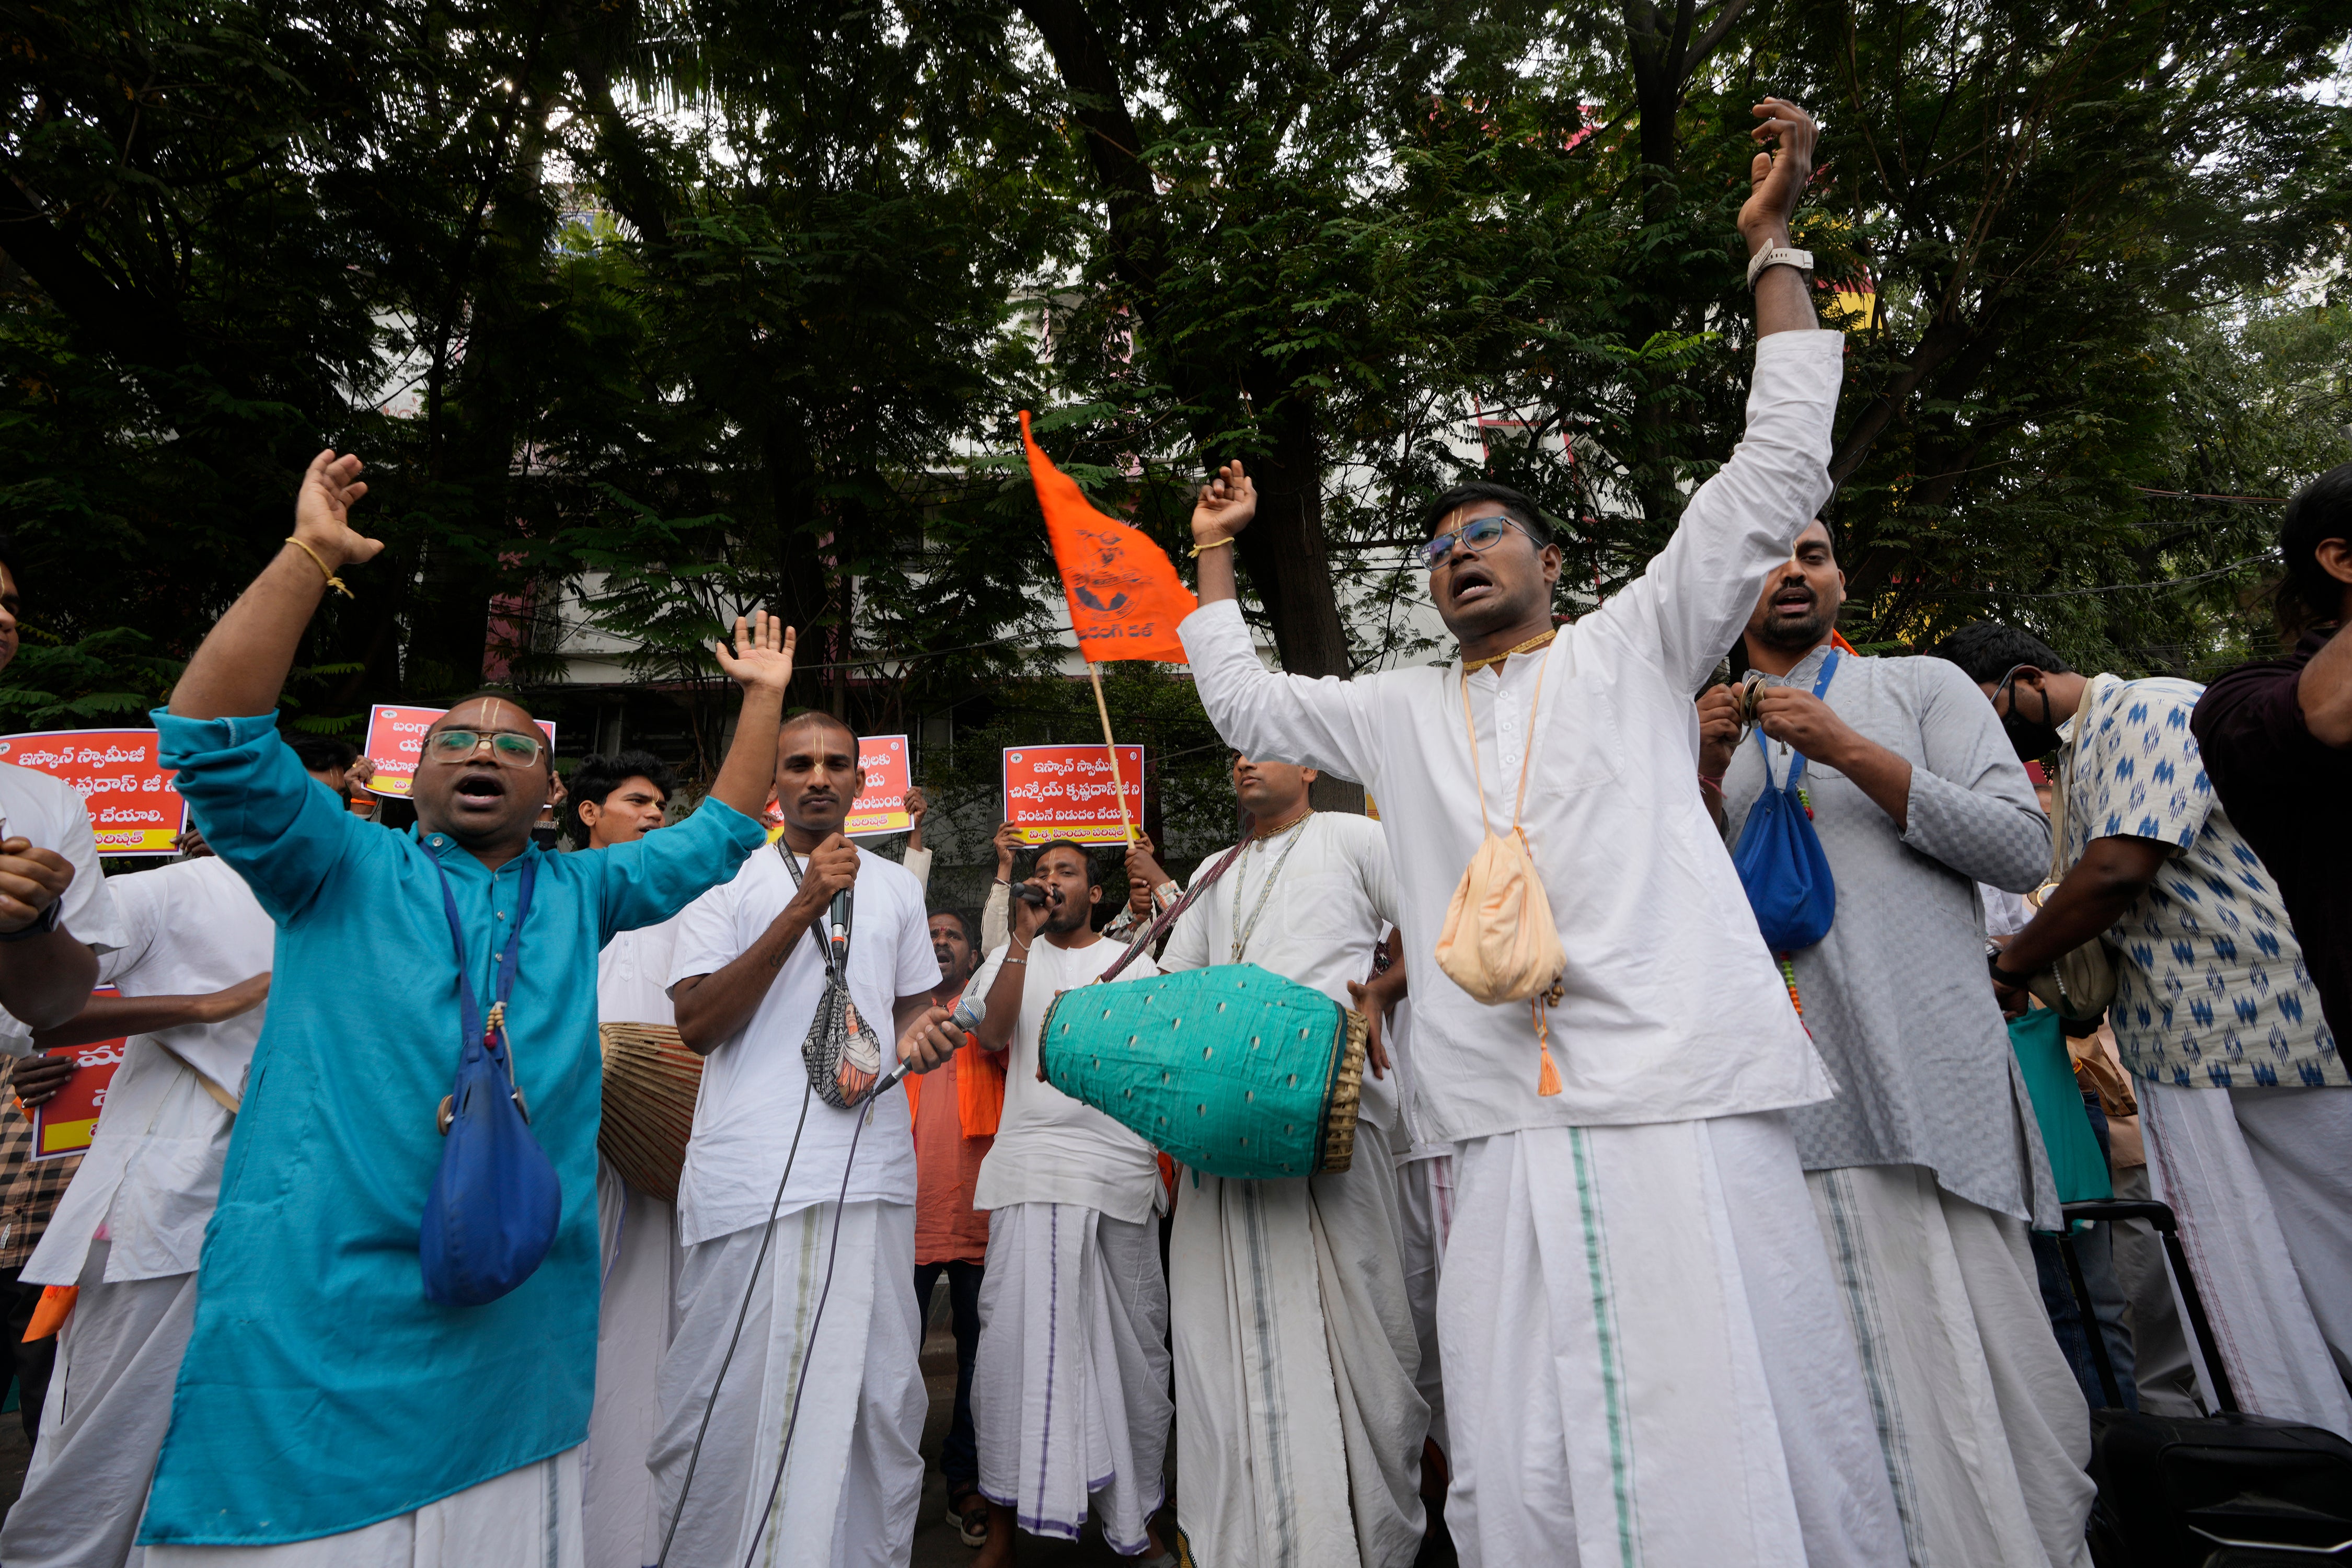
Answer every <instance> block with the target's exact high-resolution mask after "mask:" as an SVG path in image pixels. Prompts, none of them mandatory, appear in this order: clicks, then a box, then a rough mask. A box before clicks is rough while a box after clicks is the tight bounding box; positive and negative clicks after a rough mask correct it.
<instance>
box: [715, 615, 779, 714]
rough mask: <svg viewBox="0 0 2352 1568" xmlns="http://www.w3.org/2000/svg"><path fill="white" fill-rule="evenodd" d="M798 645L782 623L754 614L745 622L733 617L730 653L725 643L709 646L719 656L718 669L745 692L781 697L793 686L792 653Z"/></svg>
mask: <svg viewBox="0 0 2352 1568" xmlns="http://www.w3.org/2000/svg"><path fill="white" fill-rule="evenodd" d="M799 641H800V637H799V635H798V634H797V633H795V632H794V631H793V628H792V627H790V626H786V625H784V623H783V622H782V621H781V620H778V619H777V618H776V617H775V616H772V615H770V614H768V612H767V611H765V610H754V611H753V612H751V619H750V620H748V621H747V620H745V619H744V618H743V617H742V616H736V617H735V647H734V651H733V652H731V653H730V651H728V647H727V644H726V642H725V641H724V640H721V641H719V642H717V643H714V644H712V645H711V646H712V647H714V648H715V649H716V650H717V652H718V654H719V668H721V669H723V670H725V671H726V672H727V676H728V679H730V680H732V681H734V682H735V683H736V684H737V685H739V686H740V687H741V688H742V689H744V690H746V691H773V692H777V693H779V694H781V693H782V691H783V689H784V688H785V687H786V686H788V685H789V684H791V682H792V679H793V647H795V646H797V645H798V643H799Z"/></svg>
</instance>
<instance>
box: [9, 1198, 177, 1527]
mask: <svg viewBox="0 0 2352 1568" xmlns="http://www.w3.org/2000/svg"><path fill="white" fill-rule="evenodd" d="M110 1250H111V1248H110V1247H109V1246H108V1245H107V1243H105V1242H103V1241H93V1242H91V1243H90V1244H89V1254H88V1256H87V1258H85V1259H84V1261H83V1263H82V1269H81V1280H80V1287H79V1288H80V1291H81V1293H80V1295H79V1296H78V1297H76V1298H75V1299H74V1310H73V1315H72V1316H71V1317H69V1318H68V1319H67V1320H66V1325H65V1327H64V1329H63V1330H61V1331H59V1333H58V1359H57V1367H56V1370H55V1371H53V1372H52V1373H50V1374H49V1394H48V1399H47V1403H45V1404H44V1405H42V1407H41V1441H40V1444H39V1446H38V1447H36V1448H35V1449H34V1450H33V1462H32V1465H31V1467H30V1468H27V1469H26V1472H25V1488H24V1491H23V1493H22V1494H21V1495H20V1496H19V1497H18V1498H17V1499H16V1506H14V1507H13V1508H11V1509H10V1510H8V1520H7V1523H6V1524H5V1526H0V1563H10V1564H22V1565H23V1568H135V1565H136V1564H138V1563H139V1562H140V1553H141V1549H140V1548H139V1547H138V1546H136V1545H134V1544H133V1542H134V1541H135V1539H136V1538H137V1536H138V1533H139V1519H140V1516H141V1515H142V1513H144V1512H145V1511H146V1508H147V1483H148V1481H149V1480H150V1479H152V1477H153V1476H154V1474H155V1459H156V1457H157V1456H158V1455H160V1454H161V1453H162V1452H163V1434H164V1433H165V1432H167V1431H168V1430H170V1428H171V1425H172V1387H173V1384H174V1383H176V1382H177V1381H178V1379H179V1375H180V1358H181V1356H182V1355H184V1354H185V1353H186V1352H187V1348H188V1333H189V1331H190V1330H192V1329H193V1328H194V1326H195V1321H196V1277H195V1276H194V1274H192V1273H191V1274H173V1275H170V1276H168V1277H166V1278H164V1279H133V1280H125V1281H122V1282H121V1283H119V1284H114V1285H109V1284H107V1283H105V1279H106V1260H107V1257H108V1255H109V1253H110Z"/></svg>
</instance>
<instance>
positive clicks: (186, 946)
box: [0, 827, 278, 1568]
mask: <svg viewBox="0 0 2352 1568" xmlns="http://www.w3.org/2000/svg"><path fill="white" fill-rule="evenodd" d="M180 846H181V849H182V851H183V853H184V858H183V859H181V860H179V861H176V862H174V863H173V864H172V865H169V866H164V867H161V868H157V869H155V870H152V871H144V872H142V873H140V874H139V875H137V876H126V877H120V878H117V879H115V885H114V887H113V888H112V889H111V892H112V895H113V899H114V907H115V910H116V913H117V916H118V918H119V919H120V920H121V926H122V934H123V945H122V946H121V947H120V948H118V949H116V950H115V951H114V952H110V953H108V954H107V955H106V956H105V957H104V958H102V959H100V961H99V968H100V980H101V981H102V982H103V983H104V984H110V985H111V986H113V987H114V988H115V990H116V991H117V992H118V993H120V994H118V995H113V996H93V997H91V998H89V1005H87V1006H85V1007H84V1008H83V1009H82V1012H81V1016H79V1017H77V1018H75V1019H74V1020H73V1021H72V1022H71V1023H69V1024H64V1025H60V1026H58V1027H57V1028H54V1029H45V1030H43V1031H41V1032H40V1033H39V1034H37V1035H36V1036H34V1037H33V1038H34V1043H35V1044H36V1045H37V1046H38V1047H40V1048H41V1049H43V1050H50V1049H54V1048H55V1047H59V1046H75V1045H83V1044H87V1043H89V1042H90V1041H93V1040H113V1039H121V1040H122V1041H123V1047H122V1064H121V1067H119V1068H116V1070H115V1074H114V1079H113V1081H112V1082H111V1083H110V1084H109V1085H108V1086H107V1091H106V1115H105V1116H104V1117H103V1118H102V1119H101V1120H100V1122H99V1126H98V1131H97V1134H96V1136H95V1137H94V1138H93V1140H92V1141H91V1143H90V1147H89V1153H88V1154H86V1155H84V1156H83V1158H82V1161H81V1167H80V1169H79V1170H78V1171H76V1172H75V1173H74V1178H73V1183H72V1184H71V1185H70V1186H68V1188H67V1189H66V1194H65V1196H64V1197H63V1198H62V1199H60V1200H59V1202H58V1209H57V1213H56V1215H54V1216H53V1217H52V1218H51V1219H50V1221H49V1226H48V1230H47V1233H46V1234H45V1235H44V1236H43V1237H42V1238H41V1244H40V1246H39V1247H37V1249H35V1251H34V1253H33V1256H32V1258H31V1260H30V1261H29V1262H27V1263H26V1265H25V1268H24V1272H23V1275H22V1276H21V1278H23V1279H25V1280H26V1281H28V1282H31V1283H34V1284H39V1285H54V1286H70V1287H76V1288H77V1289H76V1291H75V1295H74V1297H73V1300H72V1306H71V1308H70V1310H69V1314H68V1317H67V1318H66V1321H65V1326H64V1328H63V1329H62V1330H61V1331H59V1332H58V1342H57V1366H56V1371H55V1373H54V1374H53V1376H52V1379H51V1383H50V1386H51V1387H52V1388H53V1389H56V1390H58V1392H59V1394H60V1397H59V1398H58V1400H57V1401H56V1405H57V1408H56V1409H55V1410H53V1411H52V1412H51V1413H50V1415H49V1418H48V1419H47V1421H46V1422H45V1423H44V1424H43V1426H42V1428H41V1438H40V1443H39V1445H38V1446H37V1447H36V1448H35V1449H34V1451H33V1462H32V1468H30V1469H28V1470H27V1471H26V1474H25V1489H24V1494H23V1495H22V1496H21V1497H19V1498H18V1499H17V1500H16V1504H15V1506H14V1507H12V1508H10V1509H9V1510H8V1518H7V1522H6V1524H5V1526H0V1562H5V1563H11V1564H22V1565H23V1568H121V1564H122V1563H125V1562H127V1561H129V1560H130V1558H131V1553H132V1551H133V1548H132V1545H131V1542H132V1538H133V1536H135V1535H136V1534H137V1532H138V1529H139V1514H140V1510H142V1508H144V1507H145V1506H146V1502H147V1484H148V1481H149V1479H150V1478H151V1477H152V1475H153V1474H154V1469H155V1458H156V1455H157V1454H158V1453H160V1452H161V1451H162V1449H163V1433H164V1429H165V1427H166V1426H168V1425H169V1424H170V1421H171V1415H172V1386H173V1383H174V1382H175V1381H176V1380H177V1378H178V1376H179V1373H180V1360H181V1356H182V1355H183V1353H184V1352H185V1351H186V1350H187V1347H188V1332H189V1330H190V1329H191V1328H192V1327H193V1326H194V1321H195V1310H196V1258H197V1255H198V1253H199V1251H200V1250H201V1249H202V1247H203V1246H204V1237H205V1222H207V1221H208V1220H210V1219H211V1218H212V1215H213V1206H214V1205H215V1202H216V1201H217V1200H218V1199H219V1196H220V1182H221V1167H222V1163H223V1162H224V1161H225V1159H226V1156H227V1153H228V1142H229V1131H230V1129H231V1128H232V1127H233V1126H234V1125H235V1122H236V1108H237V1103H238V1096H239V1095H241V1094H243V1093H244V1091H245V1079H246V1068H247V1063H248V1062H250V1061H251V1059H252V1057H253V1047H254V1044H255V1042H256V1041H257V1039H259V1037H260V1035H261V1024H262V1016H263V1015H262V1006H263V1002H264V999H265V998H266V997H267V996H268V994H269V964H270V952H271V948H272V945H273V943H274V942H275V941H276V939H277V935H278V931H277V928H276V927H275V926H273V925H272V924H271V923H270V920H269V916H268V914H267V913H266V912H264V910H262V907H261V905H260V904H259V903H258V902H257V901H256V900H255V899H254V896H253V893H252V890H251V889H248V888H247V886H246V885H245V880H244V879H243V878H241V877H239V876H238V875H237V874H236V871H234V870H233V869H231V868H229V867H228V866H227V865H226V863H225V862H223V861H222V860H221V859H220V858H217V857H216V856H215V855H214V854H213V852H212V850H211V849H210V847H207V846H206V845H205V841H204V836H203V835H202V834H201V833H199V832H197V831H196V830H195V829H194V828H193V827H192V828H190V829H189V830H188V831H187V832H185V833H184V834H183V835H182V836H181V839H180Z"/></svg>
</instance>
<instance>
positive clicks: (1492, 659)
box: [1462, 626, 1559, 675]
mask: <svg viewBox="0 0 2352 1568" xmlns="http://www.w3.org/2000/svg"><path fill="white" fill-rule="evenodd" d="M1558 636H1559V627H1558V626H1554V627H1552V629H1551V630H1549V631H1548V632H1545V633H1544V634H1543V635H1542V636H1540V637H1529V638H1528V640H1527V641H1525V642H1523V643H1521V644H1520V645H1519V646H1518V647H1510V648H1505V649H1504V650H1503V651H1502V652H1500V653H1497V654H1490V655H1488V656H1487V657H1486V658H1465V659H1464V660H1463V661H1462V673H1463V674H1465V675H1467V674H1469V673H1470V672H1471V671H1472V670H1474V669H1484V668H1486V667H1487V666H1488V665H1490V664H1500V663H1502V662H1503V661H1504V660H1505V659H1507V658H1510V657H1511V656H1512V655H1513V654H1515V653H1533V652H1534V651H1535V650H1536V649H1538V648H1539V647H1543V646H1544V645H1545V644H1547V643H1549V642H1550V641H1551V639H1552V638H1554V637H1558Z"/></svg>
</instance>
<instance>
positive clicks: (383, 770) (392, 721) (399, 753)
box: [361, 704, 555, 800]
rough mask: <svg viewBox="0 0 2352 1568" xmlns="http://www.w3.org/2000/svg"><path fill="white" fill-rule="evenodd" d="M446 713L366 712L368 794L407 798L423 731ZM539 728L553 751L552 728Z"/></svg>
mask: <svg viewBox="0 0 2352 1568" xmlns="http://www.w3.org/2000/svg"><path fill="white" fill-rule="evenodd" d="M447 711H449V710H447V709H446V708H398V707H393V706H391V705H388V704H386V705H380V706H378V707H374V708H371V709H369V710H368V728H367V744H366V745H365V746H363V747H362V748H361V752H362V755H364V756H365V757H366V758H367V759H368V761H370V762H372V763H374V764H375V777H373V778H372V779H370V780H369V781H368V786H367V787H368V791H369V793H370V794H373V795H389V796H391V797H392V798H393V799H394V800H406V799H407V798H408V791H409V787H410V786H411V785H412V784H415V780H416V763H417V759H419V758H420V757H422V756H423V755H424V754H425V731H427V730H429V729H431V728H432V727H433V721H435V720H436V719H438V718H439V717H441V715H442V714H444V713H446V712H447ZM539 727H540V728H541V730H543V731H546V733H547V745H548V749H549V750H550V751H552V750H554V748H555V726H554V725H552V724H551V723H549V722H548V721H546V720H544V719H541V721H539Z"/></svg>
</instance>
